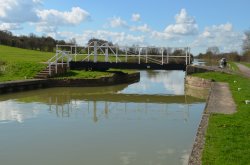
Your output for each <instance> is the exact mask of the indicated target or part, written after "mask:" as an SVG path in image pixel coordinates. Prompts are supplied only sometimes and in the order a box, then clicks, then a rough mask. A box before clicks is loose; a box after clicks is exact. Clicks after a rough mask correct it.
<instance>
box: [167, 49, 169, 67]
mask: <svg viewBox="0 0 250 165" xmlns="http://www.w3.org/2000/svg"><path fill="white" fill-rule="evenodd" d="M168 51H169V48H168V49H167V64H168V56H169V54H168V53H169V52H168Z"/></svg>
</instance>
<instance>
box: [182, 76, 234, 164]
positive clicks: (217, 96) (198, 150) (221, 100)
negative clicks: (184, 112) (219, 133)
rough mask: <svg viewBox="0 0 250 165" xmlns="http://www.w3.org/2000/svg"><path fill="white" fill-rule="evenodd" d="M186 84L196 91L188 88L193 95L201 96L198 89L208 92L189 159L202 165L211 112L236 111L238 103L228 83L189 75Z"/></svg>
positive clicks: (227, 112)
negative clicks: (235, 101) (236, 103)
mask: <svg viewBox="0 0 250 165" xmlns="http://www.w3.org/2000/svg"><path fill="white" fill-rule="evenodd" d="M185 86H186V88H187V89H188V88H191V89H192V88H193V89H194V91H196V92H190V91H188V90H186V91H187V93H186V94H189V95H191V96H195V97H201V95H200V94H199V92H198V91H205V94H206V95H205V97H206V105H205V108H204V111H203V114H202V118H201V121H200V124H199V127H198V130H197V133H196V136H195V141H194V144H193V148H192V151H191V154H190V156H189V161H188V164H189V165H201V164H202V152H203V149H204V146H205V135H206V131H207V127H208V123H209V117H210V114H211V113H221V114H232V113H235V112H236V105H235V103H234V100H233V98H232V95H231V92H230V90H229V86H228V84H227V83H220V82H213V81H212V80H207V79H203V78H198V77H193V76H190V75H187V76H186V78H185ZM186 88H185V89H186ZM191 91H192V90H191ZM206 91H207V92H206ZM188 92H189V93H188Z"/></svg>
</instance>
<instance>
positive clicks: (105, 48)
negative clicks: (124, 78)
mask: <svg viewBox="0 0 250 165" xmlns="http://www.w3.org/2000/svg"><path fill="white" fill-rule="evenodd" d="M191 63H192V56H191V53H190V48H189V47H145V46H144V47H143V46H132V47H131V46H130V47H129V46H118V45H111V44H109V43H100V42H98V41H93V42H91V43H89V44H87V45H86V46H79V45H56V54H55V56H53V57H52V58H51V59H50V60H48V62H47V64H48V69H49V75H51V70H52V67H54V68H55V72H56V73H57V72H58V67H64V66H67V67H68V68H70V69H77V70H81V69H85V70H88V69H91V70H92V69H93V70H107V69H109V68H118V69H158V70H185V69H186V66H187V65H189V64H191Z"/></svg>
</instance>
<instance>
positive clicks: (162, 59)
mask: <svg viewBox="0 0 250 165" xmlns="http://www.w3.org/2000/svg"><path fill="white" fill-rule="evenodd" d="M163 53H164V50H163V48H161V65H163V64H164V58H163Z"/></svg>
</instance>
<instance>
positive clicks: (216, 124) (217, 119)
mask: <svg viewBox="0 0 250 165" xmlns="http://www.w3.org/2000/svg"><path fill="white" fill-rule="evenodd" d="M194 76H198V77H202V78H207V79H213V80H215V81H218V82H227V83H229V86H230V90H231V92H232V95H233V98H234V100H235V103H236V104H237V113H235V114H233V115H222V114H212V115H211V116H210V119H209V125H208V129H207V134H206V143H205V149H204V152H203V157H202V162H203V163H202V164H205V165H217V164H218V165H222V164H223V165H224V164H226V165H246V164H250V162H249V155H250V120H249V116H250V104H246V103H245V100H250V92H249V91H250V79H248V78H244V77H241V76H239V75H228V74H223V73H215V72H213V73H210V72H208V73H201V74H194ZM235 81H236V82H235ZM238 88H242V89H241V90H240V91H238Z"/></svg>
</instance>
